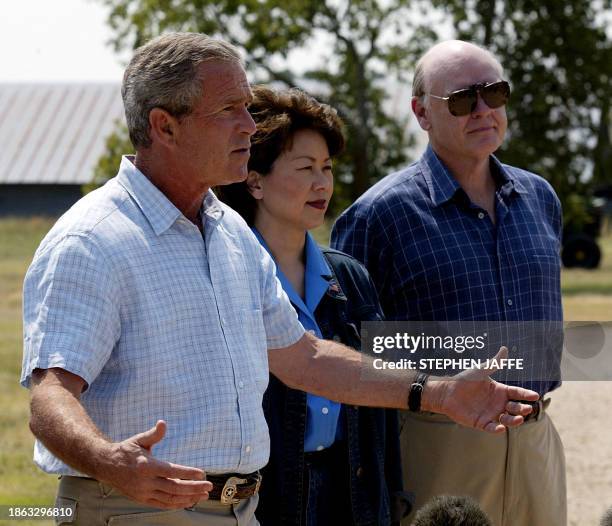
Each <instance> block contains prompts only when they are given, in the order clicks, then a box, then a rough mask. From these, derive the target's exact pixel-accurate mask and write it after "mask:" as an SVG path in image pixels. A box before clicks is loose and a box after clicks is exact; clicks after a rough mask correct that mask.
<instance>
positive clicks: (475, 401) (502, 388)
mask: <svg viewBox="0 0 612 526" xmlns="http://www.w3.org/2000/svg"><path fill="white" fill-rule="evenodd" d="M507 357H508V349H507V348H506V347H501V348H500V350H499V352H498V353H497V355H496V356H495V358H494V359H495V360H496V361H498V362H499V360H501V359H503V358H507ZM496 370H497V367H492V368H490V369H484V368H483V369H470V370H467V371H463V372H461V373H459V374H458V375H457V376H453V377H452V378H449V377H445V378H435V377H430V378H429V380H428V381H427V384H426V385H425V390H424V392H423V397H424V398H423V402H424V403H423V409H425V410H427V411H433V412H436V413H442V414H445V415H446V416H448V417H449V418H451V419H452V420H454V421H455V422H457V423H459V424H462V425H464V426H467V427H474V428H476V429H481V430H483V431H487V432H489V433H503V432H504V431H505V430H506V428H507V427H516V426H519V425H521V424H522V423H523V421H524V420H523V417H524V416H527V415H528V414H529V413H531V411H532V407H531V405H529V404H524V403H520V402H517V401H516V400H524V401H529V402H535V401H536V400H537V399H538V398H539V395H538V393H536V392H535V391H531V390H529V389H524V388H522V387H514V386H509V385H506V384H502V383H500V382H496V381H495V380H493V379H492V378H491V376H490V375H491V374H493V373H494V372H495V371H496ZM427 390H430V392H429V393H427ZM426 393H427V394H426ZM425 397H427V402H425Z"/></svg>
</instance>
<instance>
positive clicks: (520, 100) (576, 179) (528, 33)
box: [434, 0, 612, 223]
mask: <svg viewBox="0 0 612 526" xmlns="http://www.w3.org/2000/svg"><path fill="white" fill-rule="evenodd" d="M611 3H612V2H611V1H610V0H565V1H563V2H559V1H557V0H434V5H435V6H437V7H441V8H443V9H445V10H446V11H447V12H449V13H450V14H451V16H452V19H453V22H454V26H455V29H456V32H457V36H458V38H461V39H466V40H471V41H473V42H476V43H480V44H482V45H483V46H485V47H486V48H488V49H490V50H491V51H492V52H493V53H494V54H495V55H496V56H497V57H499V58H500V60H501V63H502V64H503V66H504V67H505V70H506V74H507V76H508V78H509V79H510V81H511V84H512V88H513V94H512V98H511V101H510V104H509V106H508V120H509V127H508V132H509V133H508V135H509V140H508V141H507V142H506V144H505V146H504V148H503V149H502V151H501V152H500V156H501V157H502V159H503V160H504V161H505V162H508V163H510V164H515V165H518V166H522V167H525V168H528V169H530V170H533V171H535V172H537V173H539V174H541V175H543V176H544V177H546V179H548V180H549V181H550V182H551V183H552V185H553V186H554V187H555V189H556V191H557V192H558V194H559V195H560V197H561V200H562V202H563V204H564V208H565V219H566V223H567V222H570V221H571V222H581V221H584V220H585V218H586V216H585V214H584V212H585V198H586V196H587V193H588V188H589V186H590V183H591V182H594V181H595V182H596V181H603V180H606V179H607V180H608V181H610V179H611V178H612V159H611V158H610V137H609V134H608V126H609V119H608V117H609V112H610V105H609V100H610V97H611V96H612V45H611V42H610V38H609V37H608V36H607V35H606V26H607V25H608V26H609V24H610V11H609V10H610V7H611ZM589 175H592V177H591V178H590V179H589Z"/></svg>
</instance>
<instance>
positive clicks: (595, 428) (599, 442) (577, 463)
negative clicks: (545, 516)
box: [549, 382, 612, 526]
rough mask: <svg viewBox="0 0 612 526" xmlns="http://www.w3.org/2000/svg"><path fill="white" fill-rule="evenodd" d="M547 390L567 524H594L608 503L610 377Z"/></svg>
mask: <svg viewBox="0 0 612 526" xmlns="http://www.w3.org/2000/svg"><path fill="white" fill-rule="evenodd" d="M551 396H552V399H553V402H552V404H551V406H550V409H549V411H550V415H551V417H552V418H553V420H554V422H555V425H556V426H557V429H558V431H559V434H560V435H561V439H562V440H563V444H564V446H565V456H566V461H567V491H568V508H569V509H568V519H569V520H568V525H569V526H598V525H599V521H600V519H601V516H602V515H603V514H604V512H605V511H606V510H607V509H608V508H609V507H610V506H612V411H611V409H612V382H565V383H564V385H563V386H562V387H561V388H559V389H558V390H557V391H555V392H554V393H553V394H552V395H551ZM551 526H552V525H551Z"/></svg>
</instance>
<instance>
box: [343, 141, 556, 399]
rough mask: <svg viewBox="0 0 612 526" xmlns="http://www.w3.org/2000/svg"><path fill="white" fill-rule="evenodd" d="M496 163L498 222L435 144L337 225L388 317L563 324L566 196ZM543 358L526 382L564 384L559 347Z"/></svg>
mask: <svg viewBox="0 0 612 526" xmlns="http://www.w3.org/2000/svg"><path fill="white" fill-rule="evenodd" d="M490 162H491V168H492V173H493V174H494V176H495V178H496V182H497V191H496V195H495V206H496V219H497V223H496V224H493V222H492V221H491V220H490V218H489V216H488V214H487V213H486V211H485V210H483V209H481V208H480V207H478V206H476V205H475V204H473V203H472V202H471V201H470V199H469V197H468V196H467V194H466V193H465V192H464V190H463V189H462V188H461V187H460V185H459V184H458V183H457V181H456V180H455V179H454V177H453V176H452V175H451V174H450V172H449V171H448V169H447V168H446V167H445V166H444V165H443V164H442V162H441V161H440V159H439V158H438V157H437V156H436V154H435V153H434V151H433V150H432V149H431V146H429V147H428V148H427V150H426V152H425V153H424V155H423V156H422V157H421V159H420V160H419V161H417V162H415V163H413V164H411V165H410V166H408V167H407V168H405V169H404V170H402V171H399V172H396V173H394V174H391V175H389V176H388V177H385V178H384V179H383V180H381V181H380V182H378V183H377V184H375V185H374V186H373V187H372V188H370V189H369V190H368V191H367V192H366V193H365V194H364V195H362V196H361V197H360V198H359V199H358V200H357V201H356V202H355V203H354V204H353V205H352V206H351V207H349V208H348V209H347V210H346V211H345V212H344V213H343V214H342V215H341V216H340V217H339V218H338V220H337V221H336V224H335V225H334V229H333V231H332V246H333V247H334V248H337V249H338V250H342V251H343V252H347V253H349V254H351V255H353V256H355V257H356V258H357V259H359V260H360V261H362V262H363V263H364V264H365V266H366V267H367V269H368V271H369V272H370V274H371V276H372V278H373V280H374V282H375V284H376V287H377V289H378V292H379V295H380V300H381V304H382V306H383V310H384V312H385V314H386V317H387V319H389V320H421V321H425V320H427V321H449V320H475V321H479V320H482V321H501V322H507V321H510V322H526V321H534V320H535V321H544V322H550V321H555V322H558V321H559V320H562V318H563V314H562V306H561V288H560V256H559V254H560V239H561V224H562V216H561V205H560V202H559V199H558V198H557V196H556V195H555V192H554V191H553V189H552V187H551V186H550V185H549V184H548V182H546V181H545V180H544V179H543V178H541V177H539V176H537V175H535V174H532V173H529V172H526V171H525V170H521V169H519V168H515V167H512V166H508V165H503V164H501V163H500V162H499V161H498V160H497V159H496V158H495V157H493V156H491V159H490ZM556 325H558V324H556ZM514 326H516V324H514ZM557 347H558V346H557ZM543 356H548V357H550V356H553V359H552V360H549V359H545V360H544V359H542V360H540V363H539V364H538V370H537V371H533V370H531V371H530V373H529V377H527V376H525V377H524V378H521V381H519V382H518V383H519V384H521V385H524V386H526V387H529V388H532V389H535V390H537V391H538V392H540V393H541V394H543V393H545V392H547V391H549V390H551V389H552V388H554V387H555V386H556V385H558V373H557V369H558V357H559V356H560V348H556V349H554V350H553V352H552V353H551V352H544V353H543Z"/></svg>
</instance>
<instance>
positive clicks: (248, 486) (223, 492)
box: [207, 471, 261, 504]
mask: <svg viewBox="0 0 612 526" xmlns="http://www.w3.org/2000/svg"><path fill="white" fill-rule="evenodd" d="M207 480H209V481H210V482H212V484H213V489H212V490H211V491H210V492H209V493H208V498H209V499H211V500H219V501H221V504H238V502H240V501H241V500H244V499H248V498H249V497H252V496H253V495H255V494H256V493H257V492H258V491H259V486H260V485H261V474H260V473H259V471H255V472H253V473H250V474H248V475H243V474H240V473H232V474H230V475H208V476H207Z"/></svg>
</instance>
